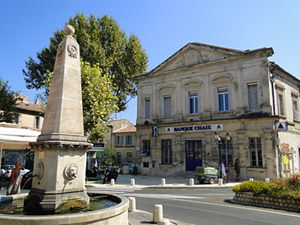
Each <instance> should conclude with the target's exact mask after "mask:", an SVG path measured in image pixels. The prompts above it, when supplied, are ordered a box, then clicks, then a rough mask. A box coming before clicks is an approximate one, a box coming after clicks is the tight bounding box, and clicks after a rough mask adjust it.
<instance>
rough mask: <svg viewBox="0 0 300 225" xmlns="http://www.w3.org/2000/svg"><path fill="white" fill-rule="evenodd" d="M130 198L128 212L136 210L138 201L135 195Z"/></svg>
mask: <svg viewBox="0 0 300 225" xmlns="http://www.w3.org/2000/svg"><path fill="white" fill-rule="evenodd" d="M128 199H129V208H128V212H134V211H135V210H136V201H135V198H134V197H128Z"/></svg>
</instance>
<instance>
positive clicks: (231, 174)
mask: <svg viewBox="0 0 300 225" xmlns="http://www.w3.org/2000/svg"><path fill="white" fill-rule="evenodd" d="M232 170H233V168H232V161H229V163H228V172H227V181H229V175H230V176H231V180H232V181H233V172H232Z"/></svg>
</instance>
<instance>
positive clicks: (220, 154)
mask: <svg viewBox="0 0 300 225" xmlns="http://www.w3.org/2000/svg"><path fill="white" fill-rule="evenodd" d="M214 139H215V141H216V144H217V145H218V151H219V165H220V168H219V178H222V153H221V144H222V141H221V140H222V138H221V136H220V135H219V134H218V133H217V132H215V133H214ZM225 139H226V140H227V141H230V139H231V136H230V135H229V133H226V135H225Z"/></svg>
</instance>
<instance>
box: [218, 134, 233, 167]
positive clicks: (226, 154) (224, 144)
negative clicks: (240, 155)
mask: <svg viewBox="0 0 300 225" xmlns="http://www.w3.org/2000/svg"><path fill="white" fill-rule="evenodd" d="M220 147H221V156H222V161H223V160H224V162H225V165H228V164H229V162H230V161H231V162H233V158H232V154H233V150H232V140H231V139H230V140H226V139H225V138H222V139H221V146H220Z"/></svg>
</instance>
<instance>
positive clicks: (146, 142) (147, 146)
mask: <svg viewBox="0 0 300 225" xmlns="http://www.w3.org/2000/svg"><path fill="white" fill-rule="evenodd" d="M142 149H143V151H142V153H141V154H142V155H150V140H143V148H142Z"/></svg>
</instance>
